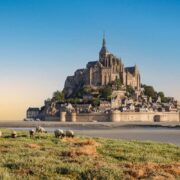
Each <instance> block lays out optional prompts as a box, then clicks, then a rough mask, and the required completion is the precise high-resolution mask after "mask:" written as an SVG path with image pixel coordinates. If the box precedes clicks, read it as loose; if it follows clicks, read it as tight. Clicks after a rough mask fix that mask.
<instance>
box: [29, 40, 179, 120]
mask: <svg viewBox="0 0 180 180" xmlns="http://www.w3.org/2000/svg"><path fill="white" fill-rule="evenodd" d="M117 79H118V80H119V81H120V82H121V89H120V90H117V89H116V90H113V92H112V96H111V100H110V101H107V100H106V101H105V100H103V99H100V104H99V106H96V107H93V106H92V104H90V103H85V102H87V101H85V100H87V99H88V100H91V99H93V98H94V95H93V94H84V95H83V98H82V100H81V102H80V103H78V104H70V103H64V104H63V103H59V102H57V101H56V100H54V99H53V98H52V99H50V100H46V101H45V103H44V106H43V107H42V108H28V110H27V118H28V119H42V120H45V119H46V117H59V116H60V112H62V111H66V112H67V113H68V112H69V113H71V112H77V113H95V112H101V113H109V112H110V111H113V110H119V111H121V112H178V111H180V104H179V103H178V102H177V101H175V100H174V98H170V100H169V102H168V103H163V102H161V98H160V97H158V98H157V99H152V98H151V97H147V96H145V95H144V90H143V88H142V87H141V76H140V72H139V70H138V68H137V66H136V65H135V66H132V67H124V64H123V62H122V60H121V58H117V57H116V56H115V55H113V54H112V53H110V52H109V51H108V50H107V47H106V40H105V37H104V38H103V43H102V48H101V50H100V52H99V58H98V60H97V61H91V62H88V63H87V65H86V68H84V69H78V70H76V71H75V73H74V75H73V76H68V77H67V78H66V81H65V85H64V90H63V91H64V93H65V98H67V99H68V98H74V97H75V95H76V94H77V93H78V91H79V90H80V89H82V88H83V87H89V88H91V89H93V90H95V91H96V90H97V92H98V90H100V89H103V88H105V87H107V86H108V85H109V84H110V83H113V82H114V81H115V80H117ZM128 86H130V87H131V88H133V90H134V93H133V94H131V95H129V94H127V87H128Z"/></svg>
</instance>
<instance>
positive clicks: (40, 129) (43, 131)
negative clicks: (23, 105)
mask: <svg viewBox="0 0 180 180" xmlns="http://www.w3.org/2000/svg"><path fill="white" fill-rule="evenodd" d="M36 132H38V133H47V131H46V130H45V129H44V128H43V127H41V126H38V127H36Z"/></svg>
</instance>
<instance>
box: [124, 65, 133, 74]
mask: <svg viewBox="0 0 180 180" xmlns="http://www.w3.org/2000/svg"><path fill="white" fill-rule="evenodd" d="M125 70H126V71H128V72H130V73H131V74H133V73H134V72H135V66H133V67H126V68H125Z"/></svg>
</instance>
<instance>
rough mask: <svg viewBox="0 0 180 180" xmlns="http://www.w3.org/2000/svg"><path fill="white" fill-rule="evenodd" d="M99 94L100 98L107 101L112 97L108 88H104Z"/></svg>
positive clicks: (110, 89)
mask: <svg viewBox="0 0 180 180" xmlns="http://www.w3.org/2000/svg"><path fill="white" fill-rule="evenodd" d="M100 94H101V95H100V96H101V98H104V99H109V97H111V95H112V88H111V87H110V86H106V87H105V88H103V89H101V90H100Z"/></svg>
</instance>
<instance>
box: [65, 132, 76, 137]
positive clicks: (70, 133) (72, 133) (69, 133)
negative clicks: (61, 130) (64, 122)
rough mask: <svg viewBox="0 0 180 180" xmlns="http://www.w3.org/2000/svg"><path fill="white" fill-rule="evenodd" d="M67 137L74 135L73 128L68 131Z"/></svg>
mask: <svg viewBox="0 0 180 180" xmlns="http://www.w3.org/2000/svg"><path fill="white" fill-rule="evenodd" d="M66 137H72V138H73V137H74V132H73V131H72V130H68V131H66Z"/></svg>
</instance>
